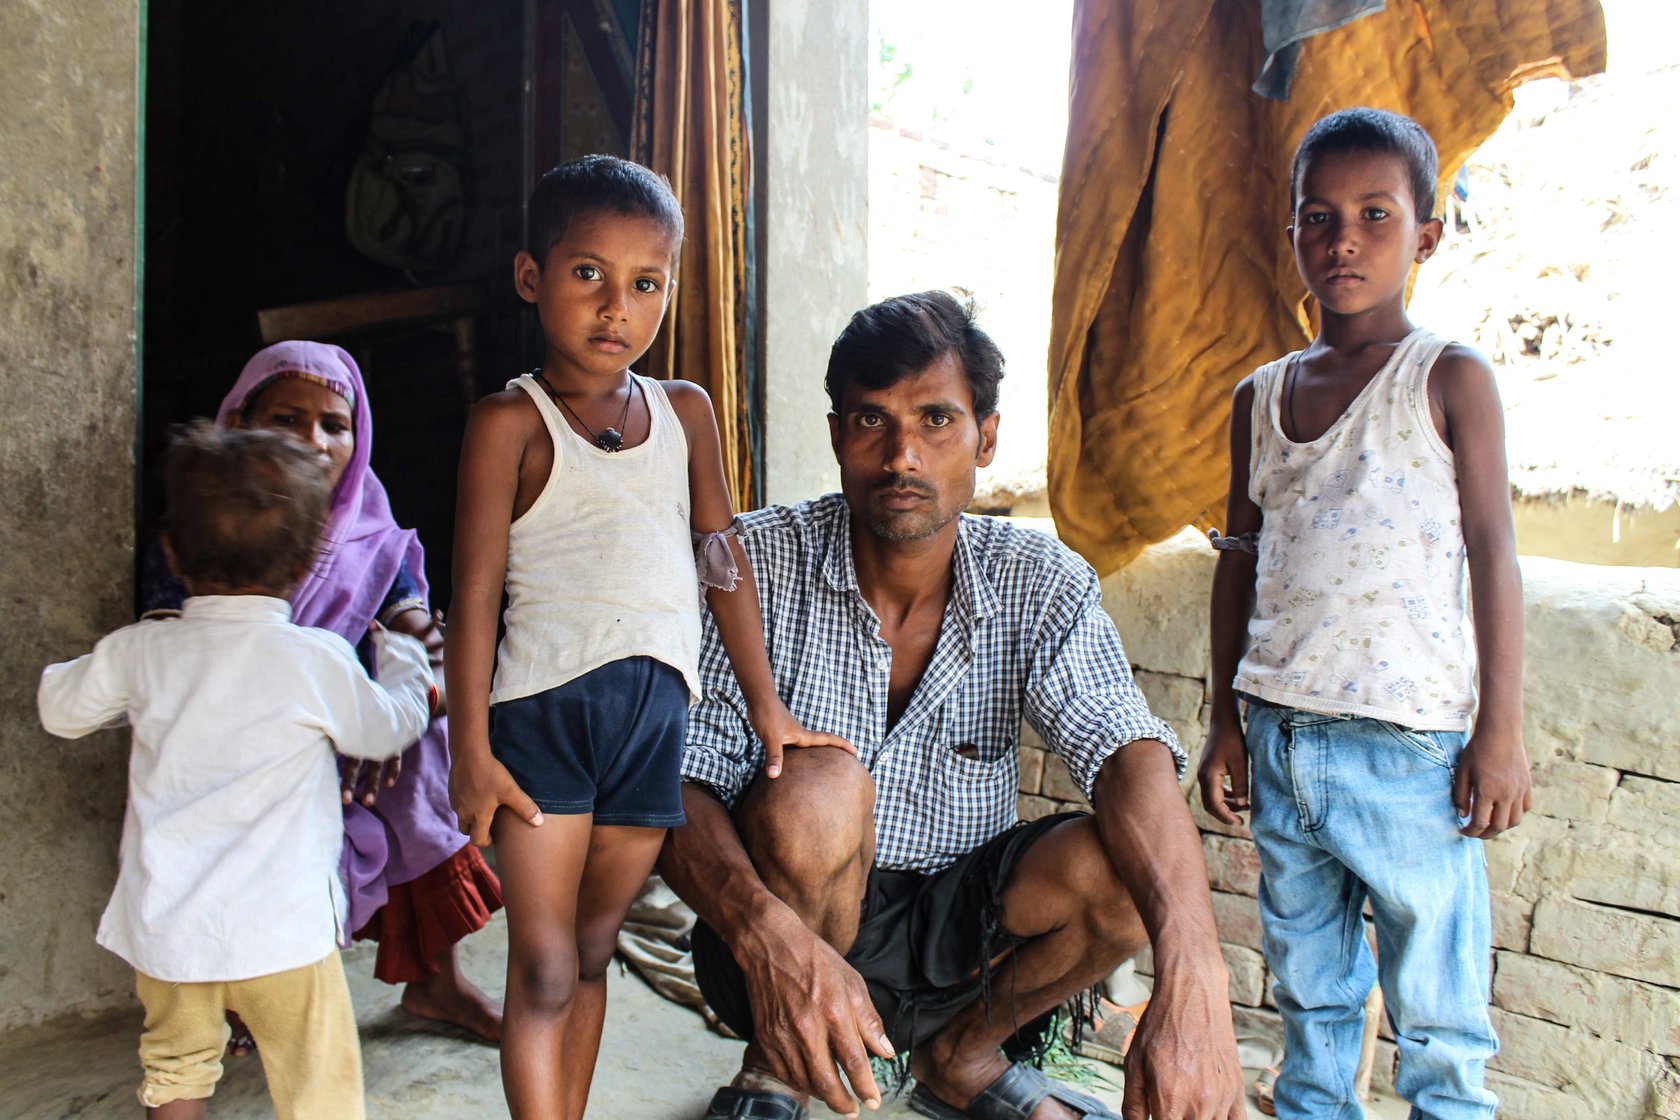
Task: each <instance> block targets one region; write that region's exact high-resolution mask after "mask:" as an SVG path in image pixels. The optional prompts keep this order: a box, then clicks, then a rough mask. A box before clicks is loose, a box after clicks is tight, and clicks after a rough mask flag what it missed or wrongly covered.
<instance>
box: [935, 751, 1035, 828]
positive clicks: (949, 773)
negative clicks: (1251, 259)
mask: <svg viewBox="0 0 1680 1120" xmlns="http://www.w3.org/2000/svg"><path fill="white" fill-rule="evenodd" d="M976 739H978V740H979V741H978V742H976V741H975V740H976ZM933 753H934V756H935V758H936V760H937V761H936V764H935V784H934V788H933V790H932V791H931V793H932V795H933V796H932V800H933V801H934V802H935V803H936V804H938V805H939V806H940V809H939V811H938V812H937V813H936V814H935V816H936V820H935V822H934V824H935V830H936V832H938V833H940V834H942V836H941V839H942V840H948V841H954V842H955V843H954V845H951V846H949V847H948V850H950V851H955V852H959V853H960V852H966V851H968V850H970V849H971V848H973V847H975V846H976V845H978V844H980V843H983V842H984V841H986V840H989V839H990V838H991V837H993V836H995V835H997V834H998V833H999V832H1002V831H1003V830H1004V829H1006V828H1008V827H1009V826H1010V825H1011V824H1013V823H1014V821H1015V817H1016V796H1017V794H1018V793H1019V791H1020V785H1021V766H1020V757H1019V754H1018V750H1017V741H1016V738H1015V736H1014V735H1008V736H1001V735H996V734H994V735H992V736H991V737H990V738H987V737H984V736H959V737H956V738H950V737H947V738H943V739H940V740H936V742H935V746H934V748H933ZM940 846H941V847H947V845H946V844H944V843H942V844H941V845H940Z"/></svg>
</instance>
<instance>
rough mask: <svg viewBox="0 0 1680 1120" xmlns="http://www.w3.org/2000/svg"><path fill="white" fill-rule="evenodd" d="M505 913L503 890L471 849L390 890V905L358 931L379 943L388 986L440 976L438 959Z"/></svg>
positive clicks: (378, 964)
mask: <svg viewBox="0 0 1680 1120" xmlns="http://www.w3.org/2000/svg"><path fill="white" fill-rule="evenodd" d="M501 908H502V885H501V883H500V882H498V881H497V879H496V873H495V872H494V871H491V870H490V867H489V865H488V864H486V863H485V862H484V857H483V856H482V855H480V854H479V852H478V849H477V848H475V847H473V846H472V845H471V844H466V845H463V846H462V848H461V850H460V851H458V852H456V853H455V854H454V855H452V856H450V857H449V858H448V859H446V860H444V861H443V862H442V863H440V864H438V865H437V866H436V867H434V868H432V869H431V870H430V871H428V872H426V873H425V874H424V875H421V876H420V877H419V878H417V879H412V880H410V881H409V882H406V883H399V884H397V885H396V886H394V887H391V888H390V892H389V894H388V896H387V898H386V901H385V905H384V906H381V907H380V908H379V909H378V910H377V911H376V912H375V913H374V915H373V917H372V918H370V919H369V920H368V923H367V925H365V926H363V927H362V928H361V929H359V930H357V931H356V940H358V941H377V942H379V955H378V957H377V958H376V959H375V961H374V965H373V974H374V976H376V977H378V978H379V979H380V980H383V981H384V982H385V983H387V984H410V983H413V982H415V981H417V980H425V979H427V978H429V977H432V976H436V975H437V972H438V966H437V959H438V957H440V956H441V955H442V954H443V952H444V951H445V950H446V949H448V948H449V947H450V946H451V945H454V944H455V943H456V942H457V941H459V940H461V938H463V937H465V936H467V934H469V933H475V932H477V931H478V930H481V929H483V928H484V924H485V923H486V922H488V921H489V920H490V915H491V914H494V913H495V912H496V911H498V910H500V909H501Z"/></svg>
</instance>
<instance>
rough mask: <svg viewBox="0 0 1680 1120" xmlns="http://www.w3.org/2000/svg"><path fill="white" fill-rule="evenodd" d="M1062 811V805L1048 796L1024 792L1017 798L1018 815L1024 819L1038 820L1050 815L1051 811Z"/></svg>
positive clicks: (1016, 809)
mask: <svg viewBox="0 0 1680 1120" xmlns="http://www.w3.org/2000/svg"><path fill="white" fill-rule="evenodd" d="M1060 811H1061V806H1060V805H1057V804H1056V803H1055V802H1054V801H1051V800H1050V799H1049V798H1046V797H1035V796H1033V795H1032V794H1029V793H1023V794H1022V795H1021V796H1019V797H1017V798H1016V799H1015V812H1016V815H1018V816H1019V817H1020V818H1021V819H1022V820H1024V821H1036V820H1037V819H1038V818H1040V817H1048V816H1049V815H1050V814H1051V813H1056V812H1060Z"/></svg>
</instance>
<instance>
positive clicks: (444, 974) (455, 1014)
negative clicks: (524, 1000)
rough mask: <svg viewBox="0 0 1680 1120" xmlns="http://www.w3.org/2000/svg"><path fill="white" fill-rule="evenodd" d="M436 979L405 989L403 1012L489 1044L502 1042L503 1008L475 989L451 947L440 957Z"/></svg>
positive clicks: (432, 978)
mask: <svg viewBox="0 0 1680 1120" xmlns="http://www.w3.org/2000/svg"><path fill="white" fill-rule="evenodd" d="M437 963H438V972H437V975H436V976H432V977H428V978H427V979H425V980H416V981H414V982H413V983H411V984H408V985H407V986H406V987H404V988H403V994H402V1009H403V1010H404V1011H406V1012H408V1013H409V1014H410V1015H414V1016H416V1017H418V1018H421V1019H434V1020H436V1021H437V1022H440V1023H450V1024H453V1025H454V1026H457V1027H460V1028H462V1029H463V1030H469V1031H471V1032H472V1033H473V1034H476V1035H478V1036H479V1037H480V1038H482V1039H484V1040H485V1041H486V1042H500V1041H501V1040H502V1004H501V1001H500V1000H493V999H491V998H490V997H489V996H487V995H485V994H484V993H483V992H481V991H479V990H478V988H477V987H476V986H474V984H473V982H472V981H471V980H468V979H467V978H466V976H465V975H464V974H463V973H462V972H461V969H460V966H459V965H458V964H457V963H456V960H455V946H453V945H451V946H450V947H449V948H447V949H445V950H444V951H443V952H442V953H441V954H439V956H438V961H437Z"/></svg>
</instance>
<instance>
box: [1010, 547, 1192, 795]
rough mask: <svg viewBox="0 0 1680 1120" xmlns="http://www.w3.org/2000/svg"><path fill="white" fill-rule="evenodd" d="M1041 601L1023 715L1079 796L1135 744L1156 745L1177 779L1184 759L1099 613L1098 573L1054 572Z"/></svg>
mask: <svg viewBox="0 0 1680 1120" xmlns="http://www.w3.org/2000/svg"><path fill="white" fill-rule="evenodd" d="M1042 601H1043V602H1044V604H1045V607H1044V612H1043V614H1042V616H1041V617H1040V621H1039V625H1038V628H1037V631H1036V633H1035V634H1034V645H1033V654H1032V664H1031V666H1030V670H1029V674H1028V680H1027V688H1026V693H1025V697H1024V714H1025V715H1026V718H1027V722H1028V723H1029V724H1031V725H1032V728H1033V730H1035V731H1037V732H1038V733H1039V735H1040V736H1041V737H1042V738H1043V739H1044V742H1045V743H1046V745H1048V746H1049V747H1050V749H1051V750H1052V751H1054V752H1055V754H1056V755H1057V756H1058V757H1059V758H1061V759H1062V761H1063V762H1065V763H1066V764H1067V768H1068V772H1069V773H1070V774H1071V775H1072V777H1073V780H1074V781H1075V782H1077V783H1078V785H1079V788H1080V789H1081V790H1083V791H1084V793H1085V796H1086V797H1087V798H1089V797H1090V796H1091V789H1092V787H1093V786H1094V785H1095V784H1096V780H1097V772H1098V771H1099V770H1101V769H1102V764H1103V763H1104V762H1106V761H1107V760H1108V758H1109V756H1110V755H1112V754H1113V753H1114V752H1115V751H1117V750H1119V749H1120V748H1121V747H1123V746H1125V745H1126V744H1127V743H1131V742H1135V741H1137V740H1138V739H1154V740H1157V741H1159V742H1160V743H1162V744H1163V745H1164V746H1165V747H1166V748H1167V749H1168V750H1169V751H1171V752H1172V755H1173V764H1174V765H1175V766H1176V767H1177V769H1178V772H1179V774H1180V775H1181V776H1182V775H1183V773H1184V770H1185V767H1186V766H1187V765H1188V763H1189V759H1188V758H1187V757H1186V755H1185V753H1184V748H1183V747H1182V746H1180V745H1179V742H1178V736H1177V735H1175V734H1174V733H1173V730H1172V728H1171V727H1169V726H1168V725H1167V724H1166V723H1165V722H1164V721H1162V720H1160V719H1157V718H1156V717H1155V716H1154V715H1153V714H1152V713H1151V712H1150V711H1149V703H1148V701H1146V700H1145V699H1144V697H1143V692H1142V690H1141V689H1139V688H1138V686H1137V681H1135V680H1134V679H1133V678H1132V669H1131V665H1130V664H1129V663H1128V662H1127V660H1126V652H1125V650H1124V649H1123V648H1122V647H1121V644H1120V634H1119V632H1118V631H1117V630H1115V628H1114V622H1113V620H1112V619H1110V618H1109V617H1108V613H1107V612H1106V611H1104V610H1103V607H1102V592H1101V588H1100V587H1099V586H1098V584H1097V576H1096V573H1095V572H1094V571H1092V570H1091V568H1090V566H1089V565H1081V568H1080V570H1078V571H1072V572H1062V573H1056V574H1054V575H1053V576H1052V577H1051V579H1050V585H1049V586H1047V587H1046V588H1045V589H1044V596H1043V600H1042Z"/></svg>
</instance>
